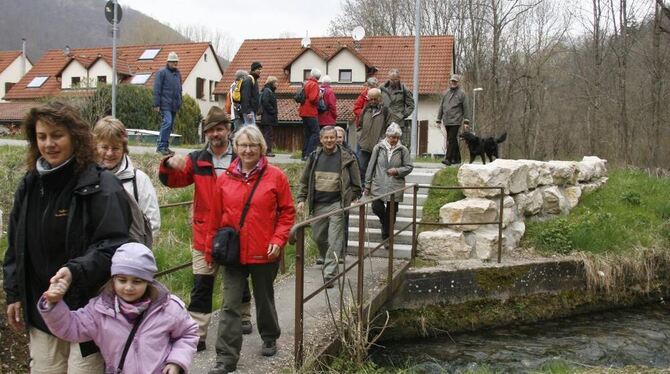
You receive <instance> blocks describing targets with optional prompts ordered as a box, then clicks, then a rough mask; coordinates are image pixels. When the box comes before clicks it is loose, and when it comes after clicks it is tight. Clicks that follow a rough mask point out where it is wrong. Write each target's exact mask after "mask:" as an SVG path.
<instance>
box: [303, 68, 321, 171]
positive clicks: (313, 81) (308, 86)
mask: <svg viewBox="0 0 670 374" xmlns="http://www.w3.org/2000/svg"><path fill="white" fill-rule="evenodd" d="M319 78H321V71H320V70H319V69H312V70H311V71H310V73H309V79H307V81H305V83H304V84H303V90H304V93H305V102H304V103H302V104H300V108H298V114H299V115H300V118H302V125H303V129H304V134H305V138H304V143H303V147H302V160H303V161H305V160H307V156H309V155H310V154H311V153H312V151H314V149H316V147H317V145H318V142H319V120H318V115H319V111H318V109H317V107H316V106H317V104H318V102H319V82H318V81H319Z"/></svg>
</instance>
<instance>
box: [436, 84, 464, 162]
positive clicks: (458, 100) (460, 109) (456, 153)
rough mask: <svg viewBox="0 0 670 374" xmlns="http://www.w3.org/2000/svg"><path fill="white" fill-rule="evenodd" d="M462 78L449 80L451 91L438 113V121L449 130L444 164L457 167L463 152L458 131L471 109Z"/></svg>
mask: <svg viewBox="0 0 670 374" xmlns="http://www.w3.org/2000/svg"><path fill="white" fill-rule="evenodd" d="M460 81H461V76H460V75H458V74H452V75H451V78H450V79H449V89H448V90H447V92H445V93H444V96H442V102H441V103H440V109H439V110H438V112H437V121H435V123H437V124H438V125H439V124H442V123H444V127H445V128H446V130H447V147H446V153H445V155H444V160H442V163H443V164H445V165H447V166H449V165H457V164H460V163H461V150H460V148H459V147H458V130H459V129H460V127H461V124H462V123H463V121H464V120H465V119H466V118H467V117H468V113H469V112H470V111H469V107H468V101H467V98H466V97H465V92H464V91H463V90H462V89H461V87H460Z"/></svg>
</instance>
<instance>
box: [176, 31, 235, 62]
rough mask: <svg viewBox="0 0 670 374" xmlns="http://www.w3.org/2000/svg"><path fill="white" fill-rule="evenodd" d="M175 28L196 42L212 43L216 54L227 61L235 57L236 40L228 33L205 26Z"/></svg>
mask: <svg viewBox="0 0 670 374" xmlns="http://www.w3.org/2000/svg"><path fill="white" fill-rule="evenodd" d="M173 28H174V29H175V30H177V31H178V32H179V33H180V34H182V35H184V36H185V37H187V38H188V39H190V40H192V41H194V42H209V43H211V44H212V47H213V48H214V51H215V52H216V54H217V55H219V56H221V57H223V58H225V59H226V60H230V59H231V58H232V57H233V50H234V48H235V39H234V38H233V37H232V36H231V35H230V34H228V33H227V32H224V31H222V30H219V29H214V28H209V27H205V26H203V25H177V26H174V27H173Z"/></svg>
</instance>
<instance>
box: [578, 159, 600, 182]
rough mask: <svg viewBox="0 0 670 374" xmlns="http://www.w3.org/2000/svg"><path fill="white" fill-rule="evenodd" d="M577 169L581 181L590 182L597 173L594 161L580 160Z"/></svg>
mask: <svg viewBox="0 0 670 374" xmlns="http://www.w3.org/2000/svg"><path fill="white" fill-rule="evenodd" d="M577 170H579V176H578V177H577V181H579V182H588V181H590V180H591V179H593V176H594V175H595V174H596V166H595V164H594V163H592V162H584V161H580V162H578V163H577Z"/></svg>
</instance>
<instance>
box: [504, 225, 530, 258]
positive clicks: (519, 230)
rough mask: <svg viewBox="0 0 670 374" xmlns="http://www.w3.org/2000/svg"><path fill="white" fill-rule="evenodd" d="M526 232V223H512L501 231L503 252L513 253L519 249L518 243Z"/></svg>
mask: <svg viewBox="0 0 670 374" xmlns="http://www.w3.org/2000/svg"><path fill="white" fill-rule="evenodd" d="M525 232H526V223H525V222H524V221H514V222H512V224H511V225H509V226H507V228H505V229H504V230H503V238H504V240H503V246H505V250H508V251H513V250H515V249H517V248H519V242H520V241H521V238H522V237H523V234H524V233H525Z"/></svg>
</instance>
